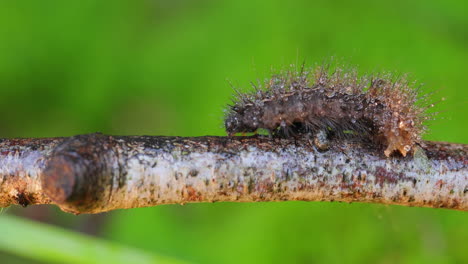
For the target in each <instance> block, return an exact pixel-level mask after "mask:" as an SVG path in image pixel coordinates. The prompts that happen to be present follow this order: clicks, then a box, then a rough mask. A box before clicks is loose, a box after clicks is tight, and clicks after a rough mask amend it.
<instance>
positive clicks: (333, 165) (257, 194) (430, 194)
mask: <svg viewBox="0 0 468 264" xmlns="http://www.w3.org/2000/svg"><path fill="white" fill-rule="evenodd" d="M467 153H468V145H463V144H451V143H438V142H423V143H422V144H421V146H420V148H418V149H417V150H416V151H415V153H414V155H409V156H407V157H391V158H387V157H385V155H384V154H383V150H382V149H376V148H375V146H373V145H370V144H366V143H363V142H343V141H336V142H331V144H330V148H329V149H328V150H326V151H318V150H317V149H316V148H315V147H314V146H313V145H312V143H311V142H310V141H309V140H308V139H298V140H291V139H270V138H267V137H263V136H253V137H208V136H207V137H195V138H182V137H162V136H107V135H102V134H89V135H81V136H75V137H70V138H43V139H1V140H0V206H1V207H6V206H9V205H11V204H20V205H23V206H27V205H29V204H50V203H51V204H56V205H58V206H59V207H60V208H61V209H62V210H64V211H66V212H71V213H75V214H80V213H99V212H105V211H109V210H114V209H120V208H134V207H144V206H155V205H159V204H171V203H181V204H183V203H189V202H215V201H238V202H252V201H286V200H303V201H344V202H354V201H356V202H371V203H383V204H400V205H406V206H421V207H443V208H450V209H458V210H464V211H467V210H468V166H467V165H468V159H467Z"/></svg>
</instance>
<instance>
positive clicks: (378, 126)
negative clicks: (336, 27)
mask: <svg viewBox="0 0 468 264" xmlns="http://www.w3.org/2000/svg"><path fill="white" fill-rule="evenodd" d="M311 77H312V78H311ZM254 88H255V91H254V92H251V93H240V92H238V91H236V92H237V96H236V99H235V101H234V103H233V104H232V105H230V106H229V107H228V111H227V114H226V117H225V128H226V132H227V133H228V134H229V135H230V136H232V135H234V134H236V133H248V132H256V131H257V130H258V129H265V130H267V131H269V133H270V135H272V136H279V137H289V136H301V135H307V134H309V135H320V134H323V133H324V132H325V133H326V137H328V138H336V139H348V138H353V137H354V138H361V139H362V138H365V139H369V140H370V141H371V142H373V143H374V144H376V146H377V145H378V146H383V147H385V151H384V153H385V155H386V156H387V157H388V156H390V155H391V154H392V153H394V152H399V153H401V154H402V155H403V156H406V155H407V154H408V153H409V152H411V151H412V150H413V148H414V146H415V144H417V143H418V142H420V141H421V135H422V134H423V133H424V131H425V130H426V127H425V126H424V124H423V122H424V121H425V120H427V119H429V118H430V117H431V114H428V113H426V109H427V108H428V107H424V106H421V102H423V101H424V96H420V95H419V89H418V88H416V87H415V83H414V82H413V83H409V82H408V81H407V80H406V78H405V77H400V78H398V79H396V78H392V77H391V75H390V74H385V75H380V76H379V75H376V76H367V77H366V76H364V77H359V76H358V74H357V72H356V70H354V69H351V70H343V69H340V68H337V69H335V70H334V72H332V73H330V68H329V67H317V68H315V69H312V70H305V69H304V66H303V67H302V68H301V69H300V70H299V71H297V70H287V71H283V72H281V73H280V74H276V75H273V77H272V78H271V79H270V80H268V81H266V82H264V83H263V85H259V86H258V87H257V86H255V85H254Z"/></svg>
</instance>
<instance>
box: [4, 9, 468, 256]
mask: <svg viewBox="0 0 468 264" xmlns="http://www.w3.org/2000/svg"><path fill="white" fill-rule="evenodd" d="M467 6H468V5H467V4H466V1H465V0H461V1H437V0H433V1H429V0H424V1H422V0H419V1H404V0H399V1H371V0H369V1H344V0H342V1H325V0H323V1H305V0H303V1H279V0H275V1H273V0H270V1H248V0H243V1H240V0H238V1H215V0H201V1H188V0H176V1H170V0H166V1H159V0H142V1H130V0H128V1H123V0H114V1H91V0H82V1H48V0H44V1H32V0H31V1H6V0H5V1H0V94H1V95H0V111H1V114H0V124H1V125H0V137H52V136H71V135H75V134H83V133H90V132H96V131H100V132H103V133H107V134H119V135H130V134H132V135H139V134H146V135H179V136H201V135H224V134H225V133H224V131H223V128H222V118H223V108H224V107H225V105H226V104H227V103H228V102H229V101H230V97H231V94H232V89H231V87H230V85H229V83H228V81H227V80H231V81H232V82H233V83H234V84H235V85H239V86H242V87H246V89H247V88H248V87H249V81H250V80H257V79H264V78H266V77H268V76H269V75H270V73H271V68H272V67H273V68H281V67H283V66H285V65H289V64H291V63H296V62H297V61H299V62H302V61H303V60H304V59H305V60H306V62H308V63H309V64H313V63H316V62H320V61H323V60H326V59H328V58H330V57H331V56H335V57H338V58H344V59H345V61H347V62H349V63H350V64H352V65H358V66H359V69H360V70H361V71H362V72H364V71H381V70H397V71H398V72H409V73H411V75H412V76H414V78H416V79H418V80H419V81H421V82H423V83H425V86H424V91H425V92H429V91H434V90H436V91H437V92H436V93H435V94H434V95H433V96H432V98H433V100H434V101H438V100H439V99H440V98H442V97H445V98H446V100H445V101H444V102H443V103H441V104H439V105H438V107H439V108H438V109H439V110H440V111H442V113H441V114H440V115H439V116H440V117H439V118H438V119H437V120H435V121H433V122H431V123H430V124H429V128H430V132H429V133H428V134H427V135H426V136H425V139H430V140H440V141H452V142H460V143H468V134H467V129H468V122H467V121H468V119H467V115H468V107H467V102H468V101H467V99H468V90H467V89H466V84H467V83H468V74H467V65H468V10H467ZM10 215H19V216H21V217H25V218H30V219H33V220H35V221H40V222H45V223H50V224H53V225H56V226H60V227H63V228H67V229H70V230H72V231H74V232H78V233H86V234H89V235H91V236H92V238H93V239H96V240H97V241H100V240H107V241H111V242H112V243H115V244H117V245H122V246H125V247H129V248H133V249H136V250H141V252H145V253H148V254H154V255H164V256H173V257H176V258H179V259H182V260H187V261H189V262H198V263H468V246H467V245H468V243H467V241H468V214H466V213H464V212H458V211H450V210H443V209H440V210H437V209H427V208H405V207H399V206H382V205H371V204H341V203H317V202H282V203H250V204H247V203H245V204H236V203H217V204H188V205H184V206H181V205H168V206H159V207H154V208H140V209H131V210H120V211H115V212H110V213H105V214H100V215H83V216H72V215H68V214H65V213H62V212H60V211H59V210H58V209H56V208H55V207H53V206H35V207H30V208H26V209H23V208H17V207H11V208H8V209H7V210H4V211H3V212H2V214H0V219H1V218H2V217H3V218H7V217H10ZM28 223H29V222H24V223H23V222H21V223H18V225H17V226H15V228H14V229H13V230H10V234H13V235H15V232H18V233H17V235H18V236H21V239H24V240H25V241H29V242H30V243H31V247H30V250H35V248H36V246H35V245H37V247H39V246H40V247H50V248H52V249H54V248H58V249H60V247H61V246H62V245H60V243H57V244H54V243H51V244H50V245H49V244H47V242H46V241H47V233H46V235H45V237H46V238H44V241H42V238H41V239H37V237H34V236H35V234H33V233H30V232H22V230H26V229H23V227H24V228H28V225H31V224H28ZM22 226H23V227H22ZM9 228H10V227H9V226H8V225H6V224H3V225H1V224H0V237H2V232H5V230H7V229H9ZM2 230H3V231H2ZM60 230H62V229H60ZM67 234H69V233H67V232H65V231H64V232H63V237H64V239H66V238H67ZM0 239H1V238H0ZM34 241H37V242H34ZM21 243H22V242H21V240H11V243H7V244H1V243H0V262H1V263H35V262H37V263H47V262H49V261H52V260H53V259H54V256H45V257H34V254H32V255H28V254H27V253H24V252H23V253H21V252H22V251H21V250H15V248H19V247H20V246H21ZM34 243H36V244H34ZM83 243H85V242H83ZM2 245H3V246H2ZM5 245H8V246H5ZM76 251H77V252H78V254H84V255H86V254H87V253H86V252H85V251H84V252H81V253H80V247H77V248H76ZM50 254H52V253H50ZM43 255H44V254H43ZM110 259H112V258H109V262H110ZM93 260H95V259H94V258H93V256H92V255H90V256H89V257H88V261H90V262H93ZM70 261H72V260H71V259H70ZM136 262H138V261H136Z"/></svg>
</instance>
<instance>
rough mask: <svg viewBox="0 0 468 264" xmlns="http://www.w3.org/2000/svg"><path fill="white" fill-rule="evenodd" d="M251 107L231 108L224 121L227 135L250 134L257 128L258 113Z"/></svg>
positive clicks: (235, 106)
mask: <svg viewBox="0 0 468 264" xmlns="http://www.w3.org/2000/svg"><path fill="white" fill-rule="evenodd" d="M255 108H256V107H254V106H253V105H245V106H238V105H234V106H231V107H230V109H229V112H228V114H227V116H226V119H225V121H224V126H225V128H226V132H227V133H228V134H229V135H231V136H232V135H234V134H236V133H251V132H255V131H256V130H257V129H258V128H259V125H260V124H259V118H258V117H259V116H260V114H261V113H260V111H259V110H255Z"/></svg>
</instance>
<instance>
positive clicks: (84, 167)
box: [41, 133, 113, 213]
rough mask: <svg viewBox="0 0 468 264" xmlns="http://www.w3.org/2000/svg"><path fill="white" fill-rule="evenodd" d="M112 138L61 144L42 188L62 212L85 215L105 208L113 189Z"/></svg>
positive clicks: (90, 136)
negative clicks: (107, 196)
mask: <svg viewBox="0 0 468 264" xmlns="http://www.w3.org/2000/svg"><path fill="white" fill-rule="evenodd" d="M112 142H113V141H112V137H111V136H104V135H102V134H99V133H95V134H88V135H79V136H74V137H71V138H69V139H67V140H65V141H63V142H62V143H61V144H59V145H58V146H57V147H56V148H55V149H54V151H53V152H52V154H51V156H50V157H49V159H48V161H47V164H46V167H45V169H44V172H43V173H42V175H41V177H42V188H43V190H44V192H45V193H46V195H48V196H49V198H50V199H51V200H52V201H53V202H54V203H56V204H57V205H59V206H60V207H61V209H62V210H65V211H69V212H73V213H83V212H86V211H89V210H92V209H95V208H98V207H100V206H102V201H103V200H106V199H103V198H105V197H104V196H106V195H108V192H106V189H107V188H108V187H109V186H112V179H113V177H112V173H111V165H112V163H110V161H112V160H113V159H112V155H113V154H112V153H113V152H112V151H109V150H112V145H113V144H112Z"/></svg>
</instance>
